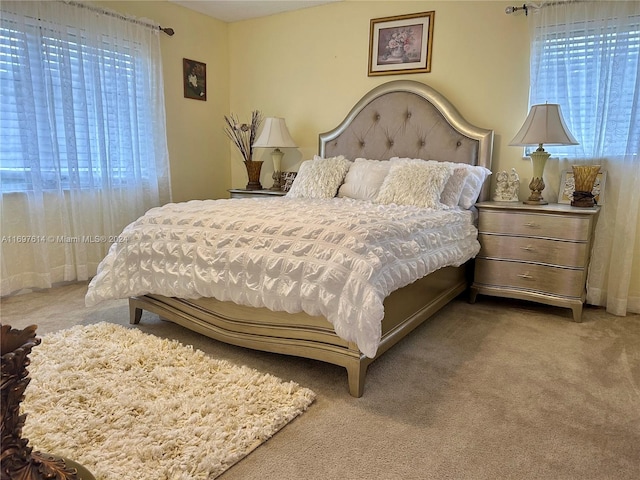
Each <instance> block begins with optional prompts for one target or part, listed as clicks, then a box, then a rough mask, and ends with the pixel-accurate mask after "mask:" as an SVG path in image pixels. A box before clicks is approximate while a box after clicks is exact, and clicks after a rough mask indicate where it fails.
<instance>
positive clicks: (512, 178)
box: [493, 168, 520, 202]
mask: <svg viewBox="0 0 640 480" xmlns="http://www.w3.org/2000/svg"><path fill="white" fill-rule="evenodd" d="M519 191H520V177H519V176H518V173H517V172H516V169H515V168H512V169H511V174H508V173H507V171H506V170H503V171H502V172H498V174H497V175H496V191H495V193H494V195H493V200H494V201H496V202H517V201H518V192H519Z"/></svg>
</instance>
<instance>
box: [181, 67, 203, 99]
mask: <svg viewBox="0 0 640 480" xmlns="http://www.w3.org/2000/svg"><path fill="white" fill-rule="evenodd" d="M182 76H183V79H182V80H183V83H184V97H185V98H193V99H194V100H204V101H206V100H207V65H206V64H205V63H202V62H196V61H195V60H189V59H188V58H183V59H182Z"/></svg>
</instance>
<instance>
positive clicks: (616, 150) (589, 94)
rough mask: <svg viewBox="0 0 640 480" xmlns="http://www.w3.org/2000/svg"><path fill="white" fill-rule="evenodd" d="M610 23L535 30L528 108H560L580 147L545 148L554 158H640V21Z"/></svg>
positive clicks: (593, 21)
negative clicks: (552, 105)
mask: <svg viewBox="0 0 640 480" xmlns="http://www.w3.org/2000/svg"><path fill="white" fill-rule="evenodd" d="M612 20H614V19H612V18H605V19H602V20H597V19H588V20H584V21H575V22H571V23H569V22H563V23H562V24H557V25H552V26H548V25H546V26H537V27H535V29H534V38H533V43H532V61H531V68H532V75H531V77H532V85H531V98H530V104H532V105H533V104H537V103H545V102H547V101H548V102H549V103H559V104H560V105H561V108H562V112H563V115H564V117H565V120H566V122H567V124H568V126H569V129H570V130H571V132H572V133H573V135H574V136H575V137H576V139H577V140H578V142H580V145H577V146H561V147H552V146H550V147H548V148H547V147H545V148H546V149H547V150H548V151H549V152H550V153H551V154H552V155H553V156H554V157H567V156H569V157H582V158H590V157H603V156H608V157H614V156H621V155H636V156H637V155H638V151H639V149H640V143H639V142H640V99H639V98H638V96H639V92H638V81H639V79H638V71H639V58H640V17H638V16H634V15H629V16H627V17H626V18H622V19H620V18H617V19H615V20H616V21H615V22H614V21H612ZM603 123H604V124H606V128H603ZM628 138H635V139H636V140H635V142H628V141H627V139H628Z"/></svg>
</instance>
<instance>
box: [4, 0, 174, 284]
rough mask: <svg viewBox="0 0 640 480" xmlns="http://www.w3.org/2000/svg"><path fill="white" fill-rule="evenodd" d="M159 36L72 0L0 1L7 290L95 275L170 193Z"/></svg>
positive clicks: (141, 25) (132, 21)
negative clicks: (125, 232) (126, 231)
mask: <svg viewBox="0 0 640 480" xmlns="http://www.w3.org/2000/svg"><path fill="white" fill-rule="evenodd" d="M159 35H160V33H159V31H158V30H156V29H154V28H151V26H149V25H147V24H145V23H144V22H141V21H136V20H135V19H131V18H125V17H123V16H121V15H117V14H108V12H104V11H103V12H98V11H96V10H95V9H91V8H87V6H86V5H85V6H83V5H82V4H74V3H73V2H59V1H52V2H11V1H2V2H1V3H0V187H1V190H2V192H1V193H2V196H1V198H0V234H1V236H2V243H0V264H1V268H2V271H1V277H0V279H1V294H2V295H6V294H9V293H12V292H15V291H17V290H20V289H24V288H48V287H50V286H51V285H53V284H55V283H58V282H63V281H73V280H87V279H88V278H90V277H91V276H92V275H94V274H95V272H96V268H97V265H98V263H99V262H100V260H101V259H102V258H103V257H104V255H105V254H106V251H107V250H108V248H109V246H110V245H111V243H112V242H113V241H117V240H118V239H117V238H115V236H117V235H118V234H119V233H120V232H121V230H122V229H123V228H124V227H125V226H126V225H127V224H128V223H130V222H131V221H133V220H135V219H136V218H137V217H138V216H140V215H141V214H143V213H144V212H145V211H146V210H148V209H149V208H151V207H153V206H157V205H160V204H162V203H166V202H167V201H169V200H170V179H169V165H168V150H167V144H166V128H165V111H164V96H163V95H164V87H163V80H162V63H161V57H160V40H159ZM122 240H124V239H122Z"/></svg>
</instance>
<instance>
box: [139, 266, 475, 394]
mask: <svg viewBox="0 0 640 480" xmlns="http://www.w3.org/2000/svg"><path fill="white" fill-rule="evenodd" d="M466 287H467V278H466V275H465V267H464V266H463V267H458V268H454V267H446V268H443V269H440V270H438V271H436V272H434V273H432V274H431V275H428V276H427V277H425V278H422V279H420V280H418V281H416V282H414V283H412V284H411V285H408V286H406V287H404V288H402V289H400V290H397V291H395V292H393V293H392V294H391V295H390V296H389V297H387V299H386V300H385V302H384V305H385V317H384V320H383V322H382V341H381V343H380V346H379V348H378V352H377V355H376V357H375V358H368V357H366V356H364V355H363V354H362V353H361V352H360V351H359V350H358V348H357V346H356V345H355V344H354V343H352V342H346V341H344V340H343V339H341V338H340V337H338V336H337V335H336V333H335V332H334V330H333V326H332V325H331V324H330V323H329V322H328V321H327V320H326V319H325V318H323V317H312V316H310V315H307V314H305V313H296V314H289V313H286V312H272V311H271V310H268V309H266V308H252V307H245V306H242V305H236V304H234V303H231V302H221V301H218V300H215V299H212V298H201V299H197V300H183V299H178V298H168V297H163V296H160V295H145V296H141V297H132V298H130V299H129V310H130V322H131V323H133V324H137V323H139V322H140V318H141V315H142V310H147V311H149V312H153V313H156V314H157V315H159V316H160V317H162V318H165V319H167V320H170V321H172V322H175V323H177V324H179V325H182V326H184V327H186V328H189V329H191V330H194V331H196V332H198V333H201V334H203V335H206V336H209V337H211V338H214V339H216V340H219V341H221V342H225V343H229V344H233V345H238V346H241V347H246V348H252V349H256V350H263V351H267V352H273V353H280V354H285V355H295V356H299V357H305V358H313V359H316V360H321V361H324V362H328V363H333V364H335V365H340V366H343V367H345V368H346V369H347V375H348V381H349V393H350V394H351V395H353V396H354V397H361V396H362V394H363V392H364V380H365V376H366V372H367V367H368V366H369V364H371V362H373V361H374V360H375V359H376V358H378V357H379V356H380V355H382V354H383V353H384V352H385V351H387V350H388V349H389V348H391V347H392V346H393V345H395V344H396V343H398V342H399V341H400V340H401V339H402V338H404V337H405V336H406V335H407V334H408V333H409V332H411V331H412V330H413V329H414V328H416V327H417V326H418V325H420V324H421V323H422V322H424V321H425V320H426V319H427V318H429V317H430V316H431V315H433V314H434V313H436V312H437V311H438V310H440V309H441V308H442V307H443V306H444V305H446V304H447V303H448V302H449V301H451V300H452V299H453V298H455V297H456V296H458V295H459V294H460V293H462V292H463V291H464V290H465V289H466Z"/></svg>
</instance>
